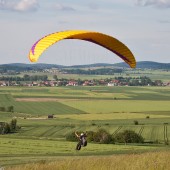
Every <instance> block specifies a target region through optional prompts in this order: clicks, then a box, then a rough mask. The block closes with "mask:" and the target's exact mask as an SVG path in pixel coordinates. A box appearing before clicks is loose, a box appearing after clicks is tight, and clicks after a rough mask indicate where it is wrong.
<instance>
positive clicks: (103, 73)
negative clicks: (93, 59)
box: [61, 68, 123, 75]
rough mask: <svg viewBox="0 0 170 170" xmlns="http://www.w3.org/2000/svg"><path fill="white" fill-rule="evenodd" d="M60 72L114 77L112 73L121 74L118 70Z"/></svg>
mask: <svg viewBox="0 0 170 170" xmlns="http://www.w3.org/2000/svg"><path fill="white" fill-rule="evenodd" d="M61 72H64V73H67V74H86V75H114V73H122V72H123V71H122V69H119V68H114V69H111V68H100V69H94V70H92V69H88V70H82V69H62V70H61Z"/></svg>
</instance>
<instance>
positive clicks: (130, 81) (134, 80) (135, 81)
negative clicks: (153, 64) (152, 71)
mask: <svg viewBox="0 0 170 170" xmlns="http://www.w3.org/2000/svg"><path fill="white" fill-rule="evenodd" d="M115 80H119V81H120V82H121V83H124V84H125V83H126V84H127V85H129V86H147V85H148V84H149V85H151V86H156V85H158V84H162V81H160V80H159V81H152V80H151V79H150V78H149V77H146V76H143V77H115Z"/></svg>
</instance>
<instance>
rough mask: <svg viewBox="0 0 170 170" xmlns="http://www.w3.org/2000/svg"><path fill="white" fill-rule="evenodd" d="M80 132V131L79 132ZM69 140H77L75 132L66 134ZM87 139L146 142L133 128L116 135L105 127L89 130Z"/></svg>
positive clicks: (95, 140) (92, 140) (99, 141)
mask: <svg viewBox="0 0 170 170" xmlns="http://www.w3.org/2000/svg"><path fill="white" fill-rule="evenodd" d="M79 133H80V132H79ZM66 140H67V141H77V138H76V136H75V134H74V132H71V133H70V134H68V135H67V136H66ZM87 141H88V142H94V143H101V144H115V143H144V138H143V137H142V136H141V135H139V134H137V133H136V132H134V131H132V130H124V131H123V132H119V133H117V134H115V135H112V134H110V133H109V132H107V131H106V130H105V129H103V128H101V129H98V130H97V131H96V132H94V131H88V132H87Z"/></svg>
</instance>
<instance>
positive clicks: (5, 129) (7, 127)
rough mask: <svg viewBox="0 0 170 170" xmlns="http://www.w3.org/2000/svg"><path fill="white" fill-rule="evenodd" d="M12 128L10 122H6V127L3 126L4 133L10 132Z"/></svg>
mask: <svg viewBox="0 0 170 170" xmlns="http://www.w3.org/2000/svg"><path fill="white" fill-rule="evenodd" d="M10 132H11V129H10V125H9V124H8V123H5V125H4V127H3V133H4V134H7V133H10Z"/></svg>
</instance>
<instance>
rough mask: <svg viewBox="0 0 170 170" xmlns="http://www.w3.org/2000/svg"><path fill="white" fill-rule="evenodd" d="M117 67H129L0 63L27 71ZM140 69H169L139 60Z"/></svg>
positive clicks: (1, 67) (3, 67)
mask: <svg viewBox="0 0 170 170" xmlns="http://www.w3.org/2000/svg"><path fill="white" fill-rule="evenodd" d="M110 66H112V67H119V68H129V65H128V64H126V63H124V62H122V63H116V64H107V63H96V64H87V65H74V66H63V65H57V64H44V63H38V64H24V63H11V64H2V65H0V70H15V71H28V70H42V69H50V68H90V67H110ZM136 68H141V69H170V63H158V62H153V61H139V62H137V67H136Z"/></svg>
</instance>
